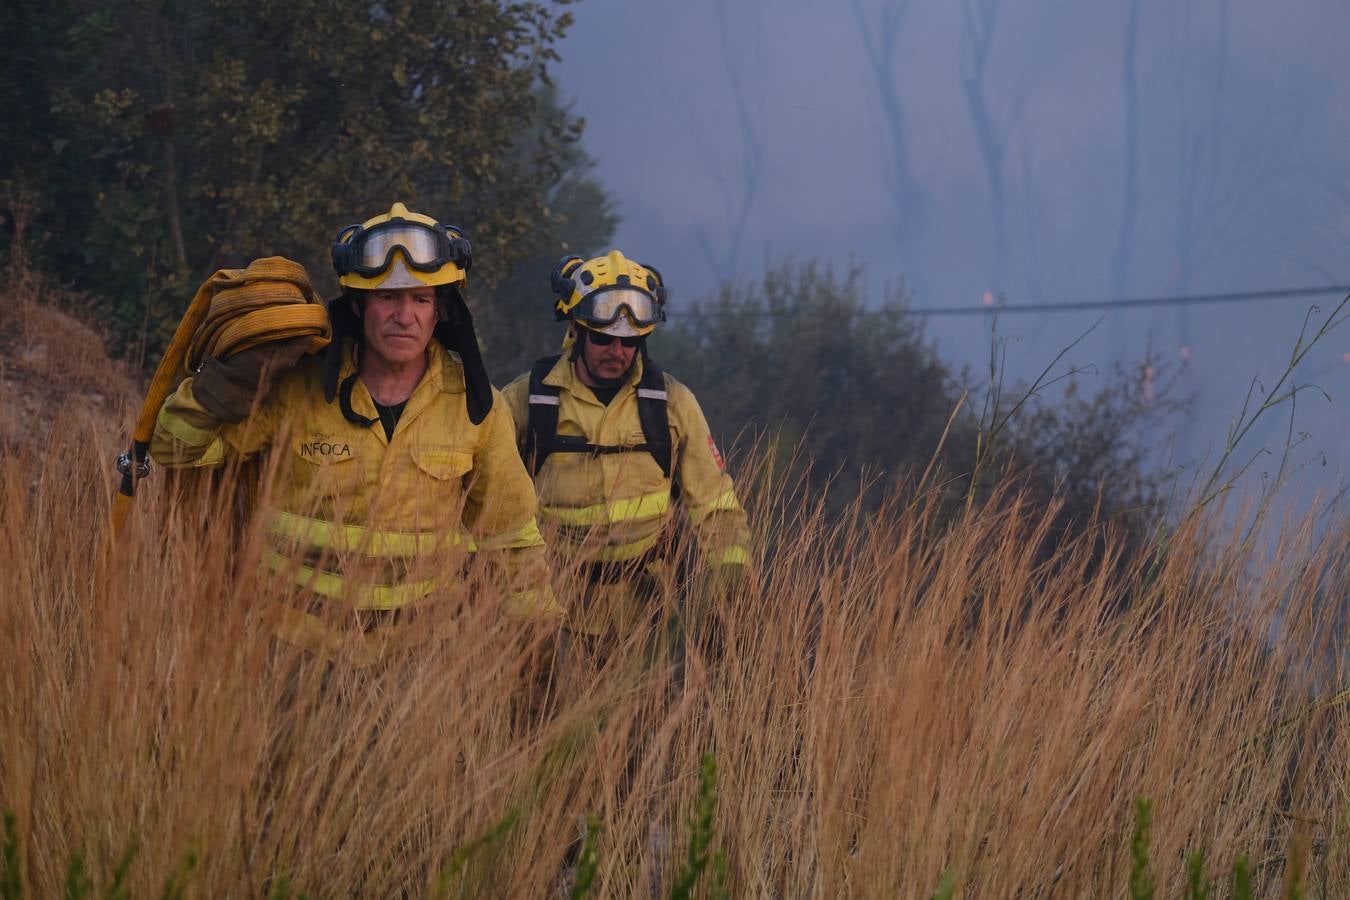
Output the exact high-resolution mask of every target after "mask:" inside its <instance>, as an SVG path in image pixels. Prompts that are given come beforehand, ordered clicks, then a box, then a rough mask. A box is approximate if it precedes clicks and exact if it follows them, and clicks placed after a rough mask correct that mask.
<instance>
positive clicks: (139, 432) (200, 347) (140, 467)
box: [112, 256, 333, 537]
mask: <svg viewBox="0 0 1350 900" xmlns="http://www.w3.org/2000/svg"><path fill="white" fill-rule="evenodd" d="M297 337H299V338H308V339H309V340H308V345H307V347H306V350H305V352H306V353H314V352H316V351H318V350H321V349H323V348H324V347H326V346H328V344H329V342H330V341H331V340H332V339H333V329H332V325H331V324H330V323H329V320H328V309H327V308H326V307H325V306H324V304H323V301H322V300H321V299H320V298H319V295H318V294H316V293H315V292H314V288H313V287H311V286H310V283H309V274H308V273H307V272H306V271H305V268H304V266H302V265H300V264H299V263H296V262H292V261H291V260H289V259H285V258H283V257H280V256H269V257H265V258H263V259H256V260H254V261H253V262H251V263H249V264H248V266H247V267H245V268H243V269H221V270H220V271H218V272H216V274H214V275H212V276H211V277H210V278H208V279H207V280H206V282H205V283H204V284H203V285H202V286H201V287H200V288H198V289H197V293H196V295H194V296H193V298H192V302H191V303H190V304H188V308H187V312H185V313H184V314H183V319H182V321H181V322H179V323H178V328H177V329H176V330H175V331H174V333H173V339H172V340H171V341H169V347H168V349H167V350H165V351H164V358H163V359H161V360H160V362H159V366H158V368H156V369H155V374H154V377H153V378H151V379H150V387H149V389H148V390H147V392H146V395H145V402H144V403H143V404H141V412H140V416H139V417H138V418H137V419H136V425H135V428H134V429H133V430H132V433H131V448H130V449H129V450H128V451H127V452H126V453H123V454H122V455H121V456H119V457H118V459H117V471H118V472H120V473H121V475H122V482H121V485H120V486H119V487H118V489H117V496H116V497H115V498H114V500H113V510H112V526H113V536H114V537H116V536H117V535H118V533H120V531H121V529H122V523H123V522H124V521H125V520H126V517H127V513H128V512H129V511H130V509H131V502H132V499H133V498H134V497H135V496H136V483H137V482H138V481H140V480H141V479H142V478H145V477H146V476H148V475H149V474H150V460H149V454H150V438H151V436H152V435H153V434H154V431H155V420H156V419H157V418H158V417H159V410H160V407H161V406H163V405H164V401H165V399H166V398H167V397H168V396H169V392H170V391H172V390H173V389H174V388H175V387H177V386H178V383H179V382H180V381H182V380H183V378H185V377H187V376H189V375H192V374H193V373H195V372H196V371H197V370H198V368H200V366H201V364H202V363H203V362H204V361H205V360H207V359H210V358H216V359H228V358H229V357H230V356H233V355H234V354H235V353H238V352H240V351H241V350H247V349H249V348H251V347H257V346H259V345H260V344H268V343H271V342H273V341H284V340H289V339H291V338H297Z"/></svg>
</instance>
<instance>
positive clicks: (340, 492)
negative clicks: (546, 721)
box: [151, 203, 562, 664]
mask: <svg viewBox="0 0 1350 900" xmlns="http://www.w3.org/2000/svg"><path fill="white" fill-rule="evenodd" d="M470 260H471V253H470V246H469V242H468V240H467V239H466V238H465V237H464V235H463V233H462V232H461V231H460V230H459V229H458V228H455V227H453V226H445V225H441V224H440V223H439V222H437V221H436V220H435V219H432V218H430V217H428V216H425V215H421V214H418V213H415V212H411V211H409V210H408V208H407V207H406V206H404V205H403V204H402V203H395V204H394V205H393V207H392V208H390V210H389V212H387V213H385V214H383V215H378V216H375V217H374V218H371V219H368V220H367V221H365V222H363V223H362V224H360V225H351V226H348V227H347V228H344V229H342V231H341V232H340V233H339V234H338V236H337V239H336V241H335V242H334V244H333V264H334V268H335V269H336V271H337V275H338V281H339V283H340V284H341V285H342V287H343V289H344V291H343V293H342V295H341V296H340V297H338V299H336V300H334V301H332V302H331V303H329V305H328V312H329V318H330V320H331V323H332V328H333V341H332V343H331V344H329V345H328V347H327V349H326V350H325V351H324V352H323V354H322V355H318V354H313V355H305V352H304V351H305V346H304V344H303V342H302V341H299V340H295V339H290V340H285V339H283V340H276V341H271V342H267V343H263V344H260V345H258V346H256V347H253V348H250V349H245V350H242V351H240V352H237V353H234V354H233V355H231V356H229V357H228V358H226V359H215V358H212V359H208V360H207V361H206V362H205V363H204V364H203V365H202V367H201V368H200V369H199V370H198V372H197V373H196V374H195V375H194V376H192V377H189V378H187V379H186V380H184V381H183V382H182V383H181V384H180V385H179V386H178V388H177V390H176V391H175V392H174V393H173V394H172V395H171V396H169V398H168V399H167V400H166V402H165V403H164V405H163V407H162V409H161V411H160V413H159V417H158V420H157V422H156V426H155V431H154V438H153V440H152V442H151V454H152V455H153V456H154V458H155V459H156V460H157V461H158V462H159V463H160V464H162V465H164V466H166V467H170V468H180V469H182V468H193V467H203V466H206V467H211V466H220V465H222V464H224V463H227V462H229V461H230V460H233V459H246V458H249V457H252V456H254V455H255V454H258V453H259V452H260V451H263V450H264V449H266V448H269V447H270V448H271V453H273V454H281V455H282V459H281V460H280V464H279V466H278V467H277V468H278V470H279V472H280V479H281V481H280V484H279V486H278V489H277V494H276V498H275V500H274V501H273V503H274V505H275V507H276V508H275V510H274V512H273V513H272V515H271V520H270V523H269V525H268V532H269V538H271V540H272V541H273V547H272V549H271V550H270V551H269V552H268V553H267V554H266V558H265V564H266V565H268V566H270V567H271V568H272V569H274V570H275V571H276V572H277V573H278V574H279V575H280V576H281V577H284V578H285V579H287V580H288V582H289V581H293V582H294V585H295V586H296V587H298V588H299V590H295V591H293V594H294V596H293V597H291V598H290V602H286V603H283V604H279V605H278V609H277V611H276V619H275V627H276V632H277V634H278V636H279V637H281V638H282V639H284V640H286V641H288V642H290V643H293V644H297V645H299V646H301V647H304V648H306V649H308V650H311V651H313V652H315V653H317V654H319V655H321V656H325V657H329V658H331V657H333V656H335V655H336V654H337V653H338V652H339V651H341V650H344V649H345V650H346V651H348V652H350V653H351V654H352V655H353V658H354V659H355V660H356V662H357V664H361V663H363V662H364V663H368V662H371V661H373V660H375V659H377V658H378V657H380V656H381V655H383V654H384V652H385V651H386V650H387V649H388V648H389V646H390V645H391V644H393V643H395V642H396V641H403V642H405V643H406V642H407V641H409V640H413V639H416V635H417V634H422V633H424V632H425V629H422V631H421V632H418V631H417V629H416V626H417V619H418V617H419V615H420V613H421V612H423V611H425V610H426V609H427V608H428V607H431V606H434V604H430V603H428V602H427V601H426V599H425V598H428V597H429V595H431V594H433V592H434V591H435V590H436V589H437V587H438V585H443V584H444V583H445V581H446V577H447V576H446V573H447V572H455V573H456V574H458V573H460V572H462V571H463V567H464V561H465V559H466V555H467V552H468V551H469V550H471V549H476V550H477V551H478V553H479V556H480V558H481V557H486V559H485V564H487V565H488V566H489V567H492V568H496V569H498V570H500V572H501V573H502V577H503V578H504V579H505V583H506V588H505V594H504V596H505V598H506V599H505V601H504V603H505V609H506V612H507V613H508V614H509V615H513V616H519V617H525V618H531V619H539V620H545V621H553V620H557V619H558V618H560V617H561V615H562V609H561V608H560V607H559V606H558V604H557V602H556V601H555V600H554V598H553V593H552V590H551V588H550V587H549V585H548V563H547V560H546V557H545V553H544V544H543V539H542V538H541V536H540V534H539V529H538V525H537V521H536V507H537V504H536V499H535V494H534V489H533V486H532V484H531V482H530V477H529V475H528V474H527V473H526V471H525V469H524V467H523V466H522V465H521V461H520V457H519V454H518V453H517V450H516V446H515V435H514V433H513V430H512V424H511V418H510V413H509V412H508V410H507V408H506V406H505V404H504V403H502V402H501V395H500V393H498V392H497V391H496V390H495V389H493V388H492V386H491V385H490V383H489V382H488V378H487V373H486V371H485V370H484V367H483V362H482V359H481V357H480V355H479V352H478V345H477V342H476V340H475V337H474V330H473V320H472V318H471V316H470V314H469V309H468V306H467V304H466V302H465V295H464V288H465V285H466V283H467V272H468V270H469V265H470ZM283 441H284V443H282V442H283ZM432 559H436V560H437V562H436V563H435V564H434V565H433V564H431V563H429V560H432ZM447 560H448V561H449V562H447ZM456 560H457V562H458V564H457V565H456Z"/></svg>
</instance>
